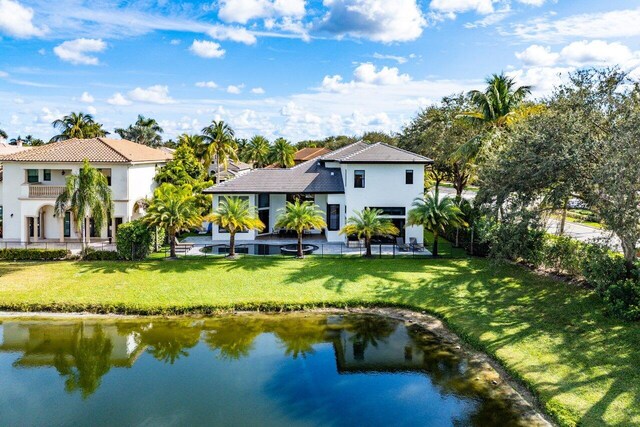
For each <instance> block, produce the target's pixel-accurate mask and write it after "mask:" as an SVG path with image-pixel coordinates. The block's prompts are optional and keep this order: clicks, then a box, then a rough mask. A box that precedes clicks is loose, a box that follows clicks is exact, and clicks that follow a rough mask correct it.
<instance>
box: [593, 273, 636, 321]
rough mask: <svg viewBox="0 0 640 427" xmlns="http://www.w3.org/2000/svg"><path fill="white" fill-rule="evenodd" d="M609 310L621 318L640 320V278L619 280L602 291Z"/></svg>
mask: <svg viewBox="0 0 640 427" xmlns="http://www.w3.org/2000/svg"><path fill="white" fill-rule="evenodd" d="M602 298H603V299H604V302H606V303H607V306H608V309H609V312H610V313H611V314H612V315H614V316H616V317H619V318H621V319H625V320H640V280H639V278H638V277H633V278H629V279H623V280H619V281H618V282H616V283H613V284H611V285H609V286H608V287H606V289H604V290H603V291H602Z"/></svg>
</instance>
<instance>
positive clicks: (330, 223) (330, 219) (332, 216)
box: [327, 203, 340, 231]
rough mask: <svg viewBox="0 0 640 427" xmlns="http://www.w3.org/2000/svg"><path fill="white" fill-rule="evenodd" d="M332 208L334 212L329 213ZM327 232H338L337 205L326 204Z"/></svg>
mask: <svg viewBox="0 0 640 427" xmlns="http://www.w3.org/2000/svg"><path fill="white" fill-rule="evenodd" d="M332 208H333V209H335V212H332V211H331V209H332ZM334 222H335V225H334ZM327 230H329V231H338V230H340V205H339V204H337V203H327Z"/></svg>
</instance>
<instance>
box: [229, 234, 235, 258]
mask: <svg viewBox="0 0 640 427" xmlns="http://www.w3.org/2000/svg"><path fill="white" fill-rule="evenodd" d="M235 256H236V232H235V231H229V258H234V257H235Z"/></svg>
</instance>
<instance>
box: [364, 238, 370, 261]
mask: <svg viewBox="0 0 640 427" xmlns="http://www.w3.org/2000/svg"><path fill="white" fill-rule="evenodd" d="M364 246H365V248H367V250H366V252H365V254H366V255H365V256H366V257H367V258H371V239H370V238H367V237H365V238H364Z"/></svg>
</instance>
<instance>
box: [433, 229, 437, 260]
mask: <svg viewBox="0 0 640 427" xmlns="http://www.w3.org/2000/svg"><path fill="white" fill-rule="evenodd" d="M433 256H434V257H437V256H438V233H436V232H434V233H433Z"/></svg>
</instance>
